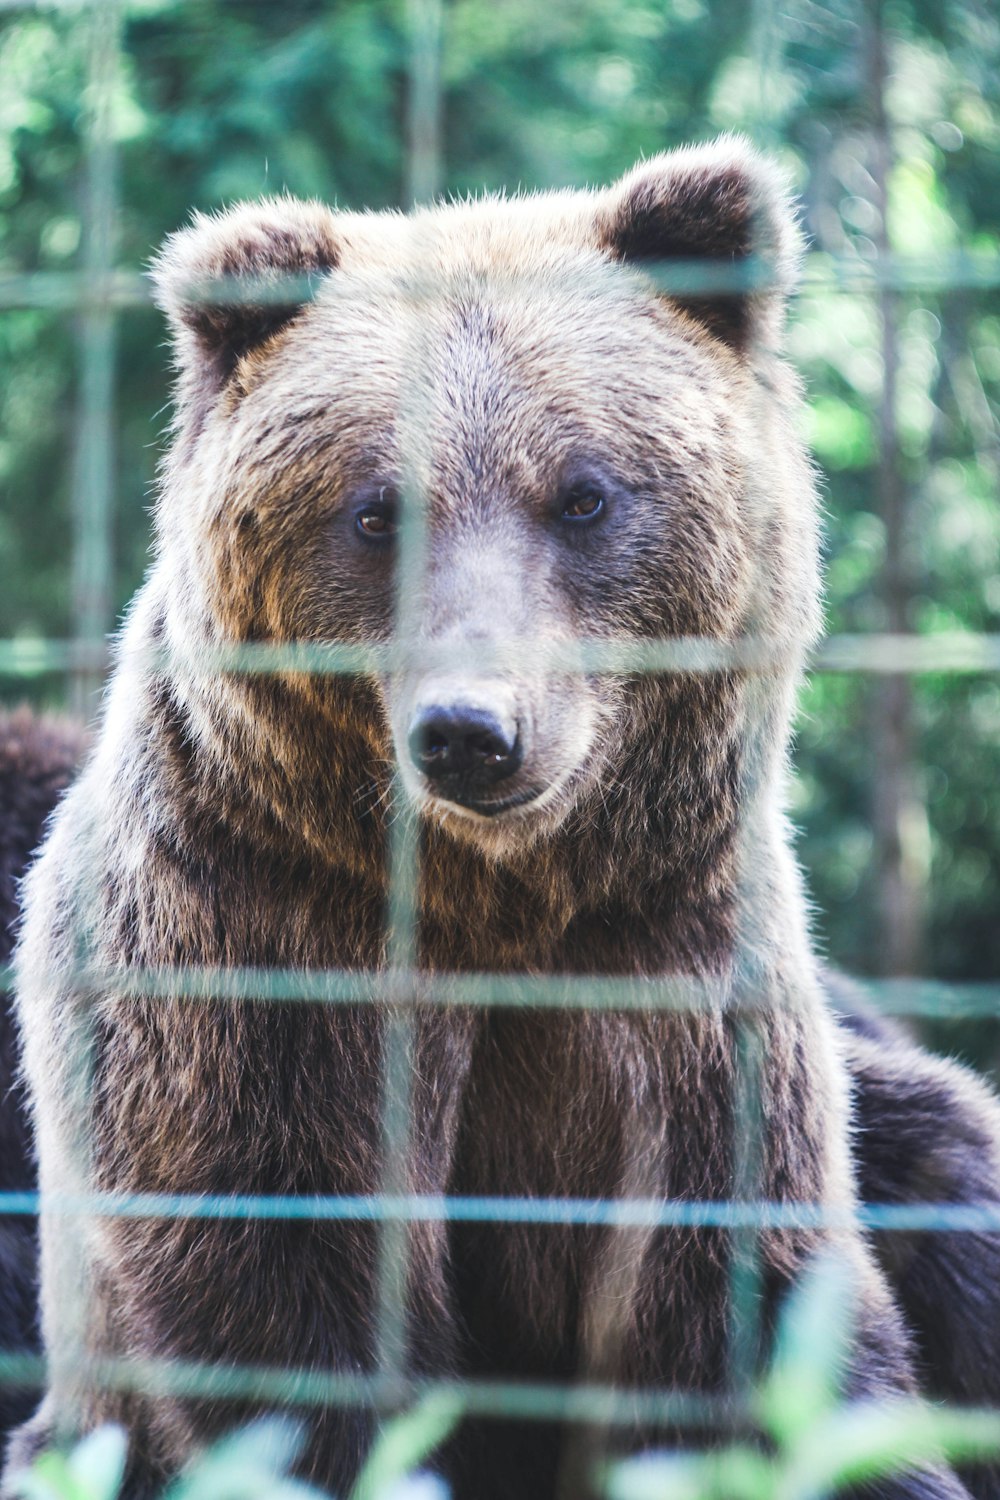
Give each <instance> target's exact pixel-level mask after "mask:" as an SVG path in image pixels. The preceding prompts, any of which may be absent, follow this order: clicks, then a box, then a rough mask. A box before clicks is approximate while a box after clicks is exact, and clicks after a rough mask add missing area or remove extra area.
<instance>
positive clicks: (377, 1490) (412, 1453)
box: [351, 1395, 462, 1500]
mask: <svg viewBox="0 0 1000 1500" xmlns="http://www.w3.org/2000/svg"><path fill="white" fill-rule="evenodd" d="M461 1414H462V1406H461V1402H460V1401H459V1399H458V1398H457V1397H452V1396H446V1395H431V1396H426V1397H425V1398H424V1399H423V1400H422V1401H420V1402H418V1403H417V1405H416V1406H415V1407H414V1408H413V1410H412V1411H409V1412H405V1413H404V1414H403V1415H402V1416H398V1417H394V1418H393V1419H392V1421H391V1422H388V1423H386V1425H385V1427H384V1428H383V1429H382V1431H381V1432H380V1434H379V1436H378V1438H377V1439H376V1441H375V1445H374V1447H373V1448H372V1451H371V1453H370V1454H369V1455H368V1458H367V1460H366V1462H365V1466H364V1468H363V1469H362V1471H361V1473H360V1474H359V1475H358V1479H357V1482H356V1484H355V1486H354V1489H353V1490H352V1492H351V1500H384V1497H386V1496H387V1495H388V1494H391V1491H392V1489H393V1487H394V1486H395V1485H397V1484H399V1482H400V1481H401V1480H403V1479H405V1478H406V1477H407V1476H408V1475H410V1474H412V1473H413V1471H414V1470H415V1469H418V1468H419V1467H420V1465H421V1464H422V1463H423V1462H424V1460H425V1459H427V1458H429V1457H430V1455H431V1454H432V1453H433V1452H434V1450H435V1449H436V1448H438V1447H439V1446H440V1445H441V1443H443V1442H444V1440H445V1438H446V1437H448V1436H449V1434H450V1433H451V1432H452V1431H453V1430H454V1428H455V1426H456V1424H457V1422H458V1419H459V1417H460V1416H461Z"/></svg>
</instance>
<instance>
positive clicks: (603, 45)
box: [0, 0, 1000, 1069]
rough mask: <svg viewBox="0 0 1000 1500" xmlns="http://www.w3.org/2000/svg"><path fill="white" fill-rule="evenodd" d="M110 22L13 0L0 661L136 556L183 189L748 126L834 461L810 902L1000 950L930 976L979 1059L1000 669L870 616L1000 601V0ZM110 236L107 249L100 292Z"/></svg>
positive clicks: (355, 182)
mask: <svg viewBox="0 0 1000 1500" xmlns="http://www.w3.org/2000/svg"><path fill="white" fill-rule="evenodd" d="M108 14H109V15H110V14H111V11H110V8H108ZM114 24H115V26H116V28H117V27H118V26H119V24H120V30H118V29H116V33H115V36H114V47H113V49H111V50H110V51H109V50H108V48H107V47H105V51H104V54H103V60H102V57H101V56H98V57H97V61H96V63H95V53H94V45H93V43H94V28H93V26H92V25H91V24H90V17H89V15H88V11H87V7H86V6H82V5H80V4H45V5H34V6H22V5H17V4H13V5H11V4H9V3H4V4H3V5H2V6H0V638H3V640H5V641H7V642H14V643H16V646H15V647H14V648H12V649H11V650H9V651H8V653H7V656H6V657H4V658H3V663H4V664H5V666H6V669H7V670H6V675H4V676H3V678H2V680H0V696H2V697H3V699H5V700H6V701H9V702H16V701H19V700H21V699H24V698H28V699H31V700H32V701H35V702H37V703H44V704H48V705H52V706H65V705H66V704H67V703H68V702H71V701H73V699H72V696H71V687H72V683H71V680H70V678H68V677H67V675H66V674H65V673H63V672H59V671H54V670H46V671H39V670H37V665H36V667H32V666H31V663H32V661H36V663H37V660H39V659H40V658H38V657H37V653H36V654H35V655H34V656H33V654H32V647H33V645H34V644H35V643H38V642H41V641H46V640H52V639H55V640H66V639H71V638H73V637H80V636H81V635H83V636H86V635H87V633H88V631H89V632H93V630H94V629H97V630H99V631H100V632H103V631H105V630H107V629H109V628H111V626H112V625H113V624H114V622H115V620H117V619H118V618H119V617H120V613H121V610H122V608H123V607H124V605H125V603H126V602H127V600H128V598H129V597H130V595H131V594H132V592H133V591H134V589H135V587H136V585H137V584H138V582H139V580H140V578H141V576H142V573H143V570H144V567H145V564H146V560H147V556H148V549H149V540H150V522H149V512H148V506H149V502H150V497H151V492H152V489H153V486H154V483H155V471H156V463H157V457H158V453H159V452H160V451H161V448H162V441H163V438H162V434H163V430H164V427H165V425H166V421H167V402H168V378H169V370H168V355H167V351H166V348H165V345H164V329H163V325H162V322H161V320H160V318H159V316H158V315H157V314H156V313H155V311H153V310H152V308H151V307H150V306H149V303H148V294H147V291H146V290H145V288H144V284H143V282H142V281H141V279H140V273H141V272H142V269H143V267H144V266H145V265H146V264H147V263H148V261H149V257H150V255H151V254H152V252H153V251H154V250H155V248H156V246H157V245H158V244H159V242H160V241H161V240H162V238H163V236H164V235H165V234H166V233H168V232H169V231H170V230H172V229H175V228H177V227H178V226H179V225H181V224H183V223H184V222H185V221H186V220H187V218H188V216H189V214H190V212H191V210H192V209H195V208H197V209H201V210H210V209H212V208H216V207H218V206H220V205H223V204H226V203H229V202H232V201H233V200H236V199H240V198H246V197H256V196H259V195H260V194H262V193H274V192H280V191H284V190H286V189H287V190H288V191H289V192H291V193H293V194H295V195H297V196H303V197H309V196H317V197H319V198H322V199H324V200H327V201H330V202H336V203H338V204H340V205H341V206H344V207H350V208H360V207H365V206H367V207H372V208H382V207H386V206H392V205H401V206H406V204H407V203H408V202H410V201H412V200H413V199H414V198H415V197H416V198H423V197H426V196H429V195H431V194H433V193H435V192H438V191H441V192H447V193H458V194H462V193H467V192H479V191H480V190H482V189H500V188H506V189H508V190H512V189H516V188H523V189H532V188H548V187H552V186H563V185H583V184H588V183H598V182H603V181H607V180H609V179H611V178H613V177H614V176H616V175H617V174H619V173H621V172H622V171H624V170H625V169H627V168H628V167H629V166H630V165H631V164H632V162H633V161H634V160H635V159H636V158H637V157H639V156H641V155H649V154H652V153H653V152H656V151H659V150H662V149H664V148H667V147H671V146H675V145H680V144H683V143H685V142H688V141H693V140H699V139H704V138H708V137H711V136H713V135H715V134H717V133H718V132H719V131H722V130H731V129H735V130H745V131H748V132H749V133H750V134H751V135H752V136H753V137H754V138H755V139H756V140H757V141H758V142H759V144H761V145H763V146H765V147H766V148H768V149H770V150H773V151H774V152H775V153H776V154H777V155H778V157H779V158H780V159H781V161H782V162H783V164H784V165H785V167H786V168H787V170H788V171H789V173H790V175H791V177H792V179H793V181H794V183H795V185H796V188H797V190H798V191H799V193H800V194H801V197H802V201H803V205H804V222H805V227H806V230H807V234H808V237H809V242H810V253H809V257H808V261H807V267H806V276H805V281H804V287H803V291H802V294H801V295H800V297H799V298H798V299H797V301H796V304H795V307H794V310H793V321H792V327H791V333H790V349H791V354H792V357H793V359H794V361H795V362H796V364H797V366H798V368H799V369H800V370H801V372H802V375H803V377H804V379H805V381H806V384H807V389H808V394H809V411H808V417H807V432H806V436H807V438H808V440H809V442H810V443H811V445H812V448H813V452H814V453H815V456H816V460H817V463H818V465H819V467H820V469H821V471H822V475H823V496H824V504H825V509H826V554H827V556H826V571H827V623H828V628H829V630H830V631H831V632H834V633H837V634H844V633H847V634H848V635H850V636H851V637H854V638H855V639H854V640H853V643H852V644H851V650H850V651H849V652H848V653H847V655H846V656H843V657H842V661H841V665H842V666H843V665H847V666H848V667H849V668H850V669H849V670H839V671H835V672H831V671H824V672H817V673H816V674H814V675H813V676H812V678H811V680H810V682H809V685H808V687H807V689H806V691H805V694H804V696H803V700H802V709H801V714H800V719H799V734H798V745H797V750H796V757H795V759H796V771H795V777H794V785H793V817H794V820H795V823H796V826H797V828H798V829H799V841H798V847H799V851H800V854H801V857H802V860H803V862H804V864H805V867H806V871H807V878H808V881H809V885H810V888H811V891H812V894H813V897H814V899H815V904H816V930H817V934H818V937H819V940H820V942H821V944H822V946H823V949H824V951H825V952H826V953H827V955H828V956H829V958H830V959H831V961H833V962H834V963H836V964H837V965H839V966H842V967H844V968H846V969H849V970H852V971H854V972H855V973H858V974H861V975H871V976H879V975H882V976H884V975H920V976H926V977H929V978H932V979H937V980H944V981H964V982H978V983H980V984H983V985H986V986H990V985H991V984H993V985H995V988H994V989H990V988H986V989H982V990H981V991H979V992H978V993H979V996H980V1004H979V1009H980V1010H981V1011H982V1012H984V1015H983V1016H981V1017H980V1019H979V1020H976V1021H971V1020H969V1019H967V1018H966V1019H964V1020H957V1019H956V1018H955V1017H951V1019H948V1017H947V1011H948V1006H947V1003H946V999H947V997H946V996H944V995H942V994H941V993H940V992H939V993H938V998H937V1001H936V1002H935V1006H932V1008H937V1009H938V1010H941V1011H942V1013H943V1018H942V1019H941V1020H939V1021H937V1022H935V1023H934V1024H933V1025H932V1026H929V1027H928V1029H929V1030H930V1032H931V1033H932V1035H931V1039H932V1040H933V1041H935V1042H936V1043H937V1044H938V1045H943V1046H945V1047H946V1048H947V1049H949V1050H951V1051H953V1052H957V1053H964V1055H966V1056H968V1057H970V1058H971V1059H973V1060H974V1061H976V1062H978V1063H979V1064H980V1065H981V1066H985V1067H992V1068H994V1069H996V1068H997V1067H998V1066H1000V1025H998V1024H997V1022H995V1021H994V1020H992V1019H990V1018H989V1016H988V1011H989V1009H990V1004H989V1000H990V996H991V995H992V996H993V999H994V1000H1000V984H998V983H996V982H997V980H998V977H1000V797H998V796H997V795H996V789H997V787H998V786H1000V682H998V678H997V673H996V671H995V670H992V671H989V670H982V669H977V670H969V669H968V668H969V663H970V661H975V660H976V659H978V658H977V657H976V653H975V651H973V652H971V653H969V652H966V653H965V657H966V658H967V659H965V660H964V667H965V669H964V670H962V671H957V672H956V671H937V672H921V673H920V674H918V675H914V676H909V675H898V674H893V673H891V672H886V671H885V670H884V669H885V667H886V665H887V659H886V655H885V651H884V649H878V650H876V649H875V648H874V647H873V648H872V651H871V656H870V659H869V657H868V655H866V650H867V648H866V645H865V641H864V639H856V638H857V637H866V636H870V635H871V634H872V633H873V632H884V631H889V632H895V633H900V632H902V633H911V632H912V633H915V634H917V635H918V636H920V637H933V638H934V639H935V640H939V639H941V638H942V637H943V636H948V637H950V636H951V634H952V633H954V632H980V633H995V632H998V631H1000V511H998V508H997V478H998V472H1000V450H998V444H997V432H998V429H997V411H998V401H1000V257H998V253H997V244H998V241H997V229H998V219H1000V19H998V15H997V12H996V11H995V10H994V9H993V8H992V7H991V6H990V5H989V4H988V3H982V4H980V3H977V0H947V3H940V0H909V3H907V0H899V3H890V0H858V3H851V0H844V3H838V4H836V5H824V4H821V3H811V0H784V3H782V4H781V5H780V8H779V6H778V5H777V4H773V5H772V4H767V3H762V0H758V3H755V4H753V5H741V4H736V3H734V0H728V3H725V4H720V3H717V0H716V3H708V0H668V3H655V4H654V3H649V0H547V3H545V4H544V5H539V4H538V3H537V0H446V3H444V4H441V5H438V4H434V3H431V0H409V3H406V4H404V3H403V0H335V3H329V0H328V3H319V0H282V3H280V4H278V3H263V0H129V3H127V4H125V5H124V6H123V7H121V10H120V15H119V17H118V19H117V20H116V21H115V22H114ZM415 27H417V28H418V31H419V35H417V37H416V45H414V40H415V38H414V28H415ZM105 41H107V38H105ZM102 68H103V70H104V71H103V73H102V71H101V70H102ZM98 83H103V85H105V86H106V93H105V94H103V95H102V96H101V97H97V95H96V94H95V86H96V84H98ZM95 206H96V208H99V209H100V212H95ZM109 228H110V238H108V230H109ZM102 257H103V258H108V257H110V258H111V259H112V260H113V262H114V264H115V265H116V266H117V267H119V268H120V275H119V276H118V277H117V278H116V280H115V283H114V288H113V291H112V292H110V293H108V294H107V296H106V298H105V301H104V303H103V304H102V307H99V308H97V310H96V311H95V310H94V308H93V307H92V308H91V309H90V311H89V312H88V311H87V310H86V309H85V308H83V307H82V304H81V301H80V293H81V288H83V287H84V285H85V276H86V272H87V268H88V266H89V267H91V268H93V267H94V265H95V264H98V263H99V261H100V259H101V258H102ZM105 291H106V292H107V287H106V288H105ZM95 351H96V355H95ZM95 358H96V361H97V362H96V364H95ZM102 361H103V364H102ZM102 368H103V369H104V370H105V372H106V373H107V372H109V371H113V377H112V381H111V386H110V388H109V390H107V391H105V390H104V389H103V388H102V387H101V385H100V380H99V379H98V378H96V376H95V371H96V372H97V375H99V374H100V370H101V369H102ZM109 399H110V405H109ZM102 411H103V412H104V417H105V421H104V431H105V434H106V435H107V436H108V437H109V438H110V439H111V440H112V441H111V445H110V446H109V445H108V444H107V443H106V444H105V449H106V451H105V454H104V463H105V466H106V467H107V466H108V465H110V467H109V469H108V473H107V474H106V475H104V476H103V478H102V477H101V474H100V469H101V457H100V451H98V453H97V460H96V467H95V455H94V449H93V442H92V439H93V428H94V423H95V421H96V422H97V423H98V424H100V421H101V414H102ZM95 413H96V415H95ZM88 424H89V426H88ZM88 444H90V446H89V447H88ZM95 473H96V474H97V476H98V480H99V481H100V483H99V488H101V493H100V494H99V495H97V494H96V492H95V490H94V477H95ZM95 548H96V549H97V552H96V556H97V562H98V566H97V570H96V572H95V568H94V566H93V563H94V557H95V551H94V549H95ZM105 556H106V557H107V558H109V559H110V567H103V565H102V564H101V558H102V557H105ZM88 559H89V560H88ZM102 567H103V571H102ZM95 579H96V580H97V582H96V584H95ZM985 644H986V647H987V650H986V652H985V654H983V653H980V656H981V658H982V660H983V661H987V662H989V661H992V665H993V667H994V668H995V667H996V665H997V657H996V640H994V642H993V643H990V642H987V643H985ZM990 649H992V651H993V653H994V654H993V656H992V657H990V655H989V652H990ZM961 655H962V653H961V652H959V656H960V657H961ZM891 660H892V658H891V656H890V659H889V664H891ZM865 667H868V668H878V670H876V671H865V670H859V668H865ZM77 689H78V691H77V694H76V699H75V702H76V706H77V707H78V708H79V707H80V706H81V700H80V696H79V679H77ZM97 701H98V698H97V692H96V690H94V689H93V685H92V684H91V691H90V693H89V696H87V698H86V699H85V701H84V702H83V707H84V708H85V709H86V710H87V711H93V710H94V709H95V707H96V704H97ZM996 1008H997V1009H998V1010H1000V1005H998V1006H997V1007H996ZM925 1025H927V1023H925Z"/></svg>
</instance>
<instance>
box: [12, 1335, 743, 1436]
mask: <svg viewBox="0 0 1000 1500" xmlns="http://www.w3.org/2000/svg"><path fill="white" fill-rule="evenodd" d="M85 1375H86V1379H87V1383H88V1385H90V1386H92V1387H94V1386H96V1387H100V1388H102V1389H105V1390H118V1391H138V1392H141V1393H142V1394H144V1395H151V1396H180V1397H189V1398H197V1397H201V1398H211V1399H213V1400H215V1399H219V1400H229V1401H253V1402H257V1403H259V1404H262V1405H271V1404H273V1405H280V1406H307V1407H308V1406H326V1407H329V1406H339V1407H351V1406H360V1407H371V1408H373V1409H375V1410H393V1409H396V1408H399V1407H401V1406H403V1405H408V1404H410V1403H411V1402H413V1401H416V1400H418V1399H420V1398H421V1397H425V1396H432V1395H433V1396H437V1397H440V1398H442V1399H446V1400H448V1401H449V1402H453V1403H454V1404H455V1405H456V1406H458V1407H459V1408H460V1409H461V1410H462V1411H463V1412H464V1413H465V1414H467V1415H469V1416H499V1417H521V1418H527V1419H529V1420H538V1421H567V1422H591V1421H602V1422H603V1421H606V1422H609V1423H613V1424H615V1425H618V1426H630V1425H632V1424H634V1423H640V1422H641V1423H644V1424H646V1423H649V1424H663V1425H666V1424H668V1423H669V1424H670V1425H674V1424H676V1425H678V1426H696V1427H723V1428H724V1427H728V1426H731V1425H732V1424H733V1423H735V1422H744V1423H745V1422H749V1421H752V1420H753V1413H752V1411H751V1409H750V1407H749V1406H748V1405H747V1404H746V1403H745V1402H741V1401H740V1400H739V1399H738V1398H735V1397H725V1396H714V1397H713V1396H706V1395H702V1394H700V1393H698V1392H687V1391H670V1390H655V1389H651V1388H649V1387H644V1388H643V1389H642V1390H635V1389H633V1390H630V1389H628V1388H622V1387H621V1386H610V1385H598V1384H595V1383H591V1382H586V1381H581V1382H580V1383H579V1384H577V1385H571V1384H569V1383H568V1382H559V1381H552V1382H547V1381H541V1380H523V1381H521V1380H497V1379H492V1380H491V1379H476V1378H471V1377H470V1378H450V1379H449V1378H444V1379H441V1378H438V1379H434V1378H432V1377H426V1376H424V1377H421V1376H416V1375H406V1374H398V1375H397V1374H393V1375H391V1376H385V1375H379V1374H371V1375H365V1374H362V1373H360V1372H353V1371H351V1372H348V1371H339V1370H315V1369H294V1368H293V1369H287V1370H283V1369H274V1368H269V1367H266V1366H255V1365H224V1364H207V1363H201V1362H197V1361H194V1360H168V1359H141V1358H127V1359H125V1358H119V1359H94V1360H92V1361H91V1360H88V1361H87V1362H86V1366H85ZM45 1380H46V1370H45V1362H44V1360H43V1359H41V1358H39V1357H38V1356H32V1355H24V1354H16V1353H10V1354H4V1353H0V1386H2V1385H18V1386H35V1385H38V1386H41V1385H44V1384H45Z"/></svg>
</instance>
